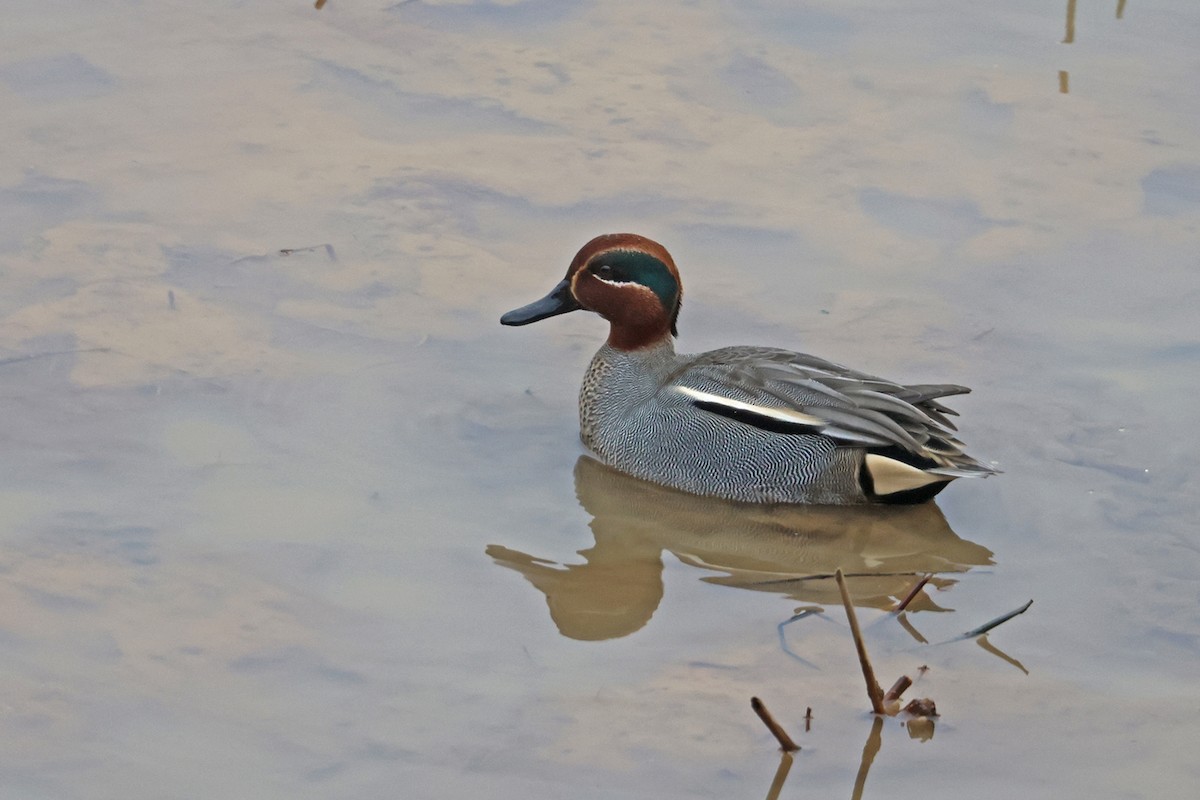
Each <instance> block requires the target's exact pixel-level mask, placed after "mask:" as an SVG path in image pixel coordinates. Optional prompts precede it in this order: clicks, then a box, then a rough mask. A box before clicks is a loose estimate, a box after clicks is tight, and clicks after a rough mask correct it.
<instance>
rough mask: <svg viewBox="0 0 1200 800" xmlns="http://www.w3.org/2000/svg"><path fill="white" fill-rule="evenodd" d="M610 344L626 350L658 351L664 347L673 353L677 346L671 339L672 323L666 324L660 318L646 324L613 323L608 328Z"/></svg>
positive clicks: (616, 348)
mask: <svg viewBox="0 0 1200 800" xmlns="http://www.w3.org/2000/svg"><path fill="white" fill-rule="evenodd" d="M608 346H609V347H611V348H612V349H614V350H621V351H625V352H632V351H635V350H655V351H658V350H659V349H660V348H663V347H666V348H668V349H670V351H671V352H672V353H674V352H675V346H674V344H673V343H672V341H671V328H670V325H669V324H667V325H664V324H663V323H662V321H660V320H655V321H654V322H651V323H647V324H644V325H631V324H629V323H624V324H620V325H618V324H616V323H613V324H612V325H611V326H610V327H609V329H608Z"/></svg>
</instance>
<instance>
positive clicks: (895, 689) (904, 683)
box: [883, 675, 912, 703]
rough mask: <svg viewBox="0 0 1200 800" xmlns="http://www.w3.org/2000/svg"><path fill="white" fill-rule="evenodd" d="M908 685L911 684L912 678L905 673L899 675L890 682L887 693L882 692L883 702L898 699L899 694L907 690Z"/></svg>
mask: <svg viewBox="0 0 1200 800" xmlns="http://www.w3.org/2000/svg"><path fill="white" fill-rule="evenodd" d="M910 686H912V678H910V677H908V676H907V675H901V676H900V677H899V678H897V679H896V682H895V683H893V684H892V688H890V689H888V690H887V693H886V694H884V696H883V702H885V703H890V702H892V701H896V700H899V699H900V695H902V694H904V693H905V692H906V691H908V687H910Z"/></svg>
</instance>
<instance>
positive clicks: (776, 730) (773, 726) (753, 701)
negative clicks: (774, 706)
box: [750, 697, 800, 753]
mask: <svg viewBox="0 0 1200 800" xmlns="http://www.w3.org/2000/svg"><path fill="white" fill-rule="evenodd" d="M750 707H751V708H753V709H754V713H755V714H758V718H759V719H761V720H762V722H763V725H766V726H767V730H769V731H770V732H771V734H772V735H773V736H774V737H775V740H776V741H778V742H779V747H780V749H781V750H783V751H784V752H785V753H794V752H796V751H797V750H799V749H800V745H798V744H796V743H795V742H793V741H792V737H790V736H788V733H787V731H785V730H784V729H783V726H782V725H780V724H779V723H778V722H776V721H775V718H774V717H772V716H771V712H770V711H767V707H766V706H764V705H763V701H762V700H759V699H758V698H757V697H751V698H750Z"/></svg>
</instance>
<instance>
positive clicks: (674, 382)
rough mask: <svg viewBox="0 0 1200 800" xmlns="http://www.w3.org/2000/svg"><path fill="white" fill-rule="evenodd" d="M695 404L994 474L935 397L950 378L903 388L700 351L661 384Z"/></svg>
mask: <svg viewBox="0 0 1200 800" xmlns="http://www.w3.org/2000/svg"><path fill="white" fill-rule="evenodd" d="M665 385H666V387H668V390H670V391H677V392H679V393H681V394H683V395H684V396H685V397H686V398H687V399H688V401H689V402H691V403H692V405H694V406H696V407H697V408H698V409H701V410H703V411H707V412H709V413H712V414H717V415H720V416H723V417H726V418H728V419H732V420H734V421H736V422H739V423H741V424H744V425H751V426H754V427H757V428H762V429H764V430H769V431H772V432H775V433H781V434H820V435H822V436H827V437H829V438H831V439H833V440H834V441H836V442H838V443H839V444H843V445H846V446H852V447H862V448H865V449H867V450H868V451H874V452H878V453H886V454H888V455H889V457H891V458H897V459H900V460H902V461H904V462H905V463H907V464H910V465H912V466H914V467H917V468H919V469H922V470H924V471H926V472H931V473H936V474H940V475H945V476H947V477H959V476H963V475H968V474H970V475H979V474H981V473H990V472H994V470H992V469H991V468H989V467H986V466H984V465H983V464H980V463H979V462H978V461H976V460H975V459H973V458H971V457H970V456H968V455H966V453H964V452H963V444H962V442H960V441H959V440H958V439H957V438H955V436H954V431H955V427H954V425H953V424H952V423H951V422H950V421H949V419H947V416H948V415H952V414H954V412H953V411H952V410H950V409H949V408H947V407H946V406H944V405H942V404H941V403H939V402H938V399H939V398H943V397H948V396H952V395H956V394H965V393H967V392H969V391H970V389H968V388H966V387H965V386H957V385H954V384H921V385H914V386H905V385H903V384H899V383H895V382H893V381H889V380H885V379H883V378H879V377H876V376H874V375H869V374H867V373H865V372H858V371H857V370H852V369H849V368H847V367H843V366H841V365H840V364H834V363H833V362H831V361H826V360H824V359H821V358H817V357H815V356H810V355H805V354H803V353H794V352H792V351H789V350H779V349H774V348H764V347H728V348H724V349H721V350H713V351H711V352H708V353H702V354H700V355H698V356H696V357H694V358H692V359H690V360H688V361H687V362H685V363H684V364H682V365H681V367H680V368H679V369H678V370H677V371H676V372H675V373H674V374H673V375H672V376H671V377H670V379H669V380H668V382H667V383H666V384H665Z"/></svg>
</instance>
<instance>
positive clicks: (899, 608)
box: [892, 572, 933, 614]
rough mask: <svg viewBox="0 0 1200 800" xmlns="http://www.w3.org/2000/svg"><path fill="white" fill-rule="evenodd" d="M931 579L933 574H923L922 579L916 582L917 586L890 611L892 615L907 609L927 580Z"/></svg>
mask: <svg viewBox="0 0 1200 800" xmlns="http://www.w3.org/2000/svg"><path fill="white" fill-rule="evenodd" d="M932 577H933V573H932V572H928V573H926V574H925V577H924V578H921V580H919V581H917V585H916V586H914V587H913V588H912V590H911V591H909V593H908V594H906V595H905V596H904V599H903V600H901V601H900V602H899V603H897V604H896V607H895V608H893V609H892V613H893V614H899V613H900V612H901V611H903V610H904V609H906V608H908V604H909V603H911V602H912V601H913V600H914V599H915V598H916V596H917V595H918V594H920V593H921V590H922V589H924V588H925V584H927V583H929V579H930V578H932Z"/></svg>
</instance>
